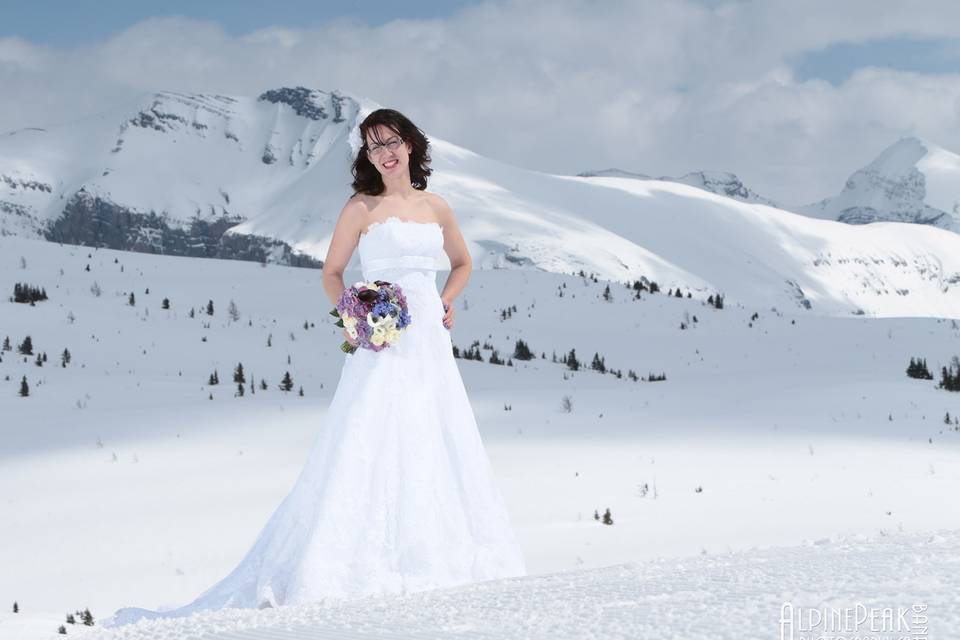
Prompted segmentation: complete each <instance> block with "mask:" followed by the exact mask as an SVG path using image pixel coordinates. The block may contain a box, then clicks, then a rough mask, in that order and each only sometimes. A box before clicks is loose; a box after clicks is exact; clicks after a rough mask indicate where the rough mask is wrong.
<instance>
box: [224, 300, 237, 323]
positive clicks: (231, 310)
mask: <svg viewBox="0 0 960 640" xmlns="http://www.w3.org/2000/svg"><path fill="white" fill-rule="evenodd" d="M227 314H228V315H229V316H230V319H231V320H233V321H234V322H236V321H237V320H239V319H240V310H239V309H237V303H236V302H234V301H233V300H230V304H229V305H228V306H227Z"/></svg>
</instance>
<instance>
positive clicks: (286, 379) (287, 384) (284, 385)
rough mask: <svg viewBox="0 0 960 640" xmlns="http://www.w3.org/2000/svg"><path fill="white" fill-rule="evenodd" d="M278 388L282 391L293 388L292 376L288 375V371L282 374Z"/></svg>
mask: <svg viewBox="0 0 960 640" xmlns="http://www.w3.org/2000/svg"><path fill="white" fill-rule="evenodd" d="M280 388H281V389H282V390H284V391H290V390H291V389H293V378H291V377H290V372H289V371H287V372H286V373H284V374H283V380H281V381H280Z"/></svg>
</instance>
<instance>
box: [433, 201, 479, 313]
mask: <svg viewBox="0 0 960 640" xmlns="http://www.w3.org/2000/svg"><path fill="white" fill-rule="evenodd" d="M433 205H434V209H435V211H436V214H437V219H438V221H439V222H440V224H441V225H442V226H443V250H444V251H446V252H447V256H448V257H449V258H450V275H449V276H447V282H446V284H444V285H443V291H442V292H441V294H440V298H441V299H442V300H443V301H444V303H446V304H447V305H450V306H453V299H454V298H456V297H457V296H458V295H460V293H461V292H462V291H463V290H464V288H466V286H467V281H468V280H469V279H470V272H471V271H472V270H473V260H472V258H471V257H470V252H469V251H468V250H467V243H466V241H465V240H464V239H463V234H461V233H460V227H459V226H458V225H457V219H456V216H454V215H453V210H452V209H451V208H450V205H449V204H447V201H446V200H444V199H443V198H442V197H440V196H438V195H437V194H433Z"/></svg>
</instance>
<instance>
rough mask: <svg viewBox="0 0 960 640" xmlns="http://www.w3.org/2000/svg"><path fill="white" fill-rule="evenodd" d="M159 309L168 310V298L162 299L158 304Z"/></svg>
mask: <svg viewBox="0 0 960 640" xmlns="http://www.w3.org/2000/svg"><path fill="white" fill-rule="evenodd" d="M160 308H161V309H169V308H170V298H164V299H163V301H162V302H161V303H160Z"/></svg>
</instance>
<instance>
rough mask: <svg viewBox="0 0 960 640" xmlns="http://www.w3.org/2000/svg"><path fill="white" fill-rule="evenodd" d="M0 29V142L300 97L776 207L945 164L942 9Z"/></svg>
mask: <svg viewBox="0 0 960 640" xmlns="http://www.w3.org/2000/svg"><path fill="white" fill-rule="evenodd" d="M351 5H355V7H356V8H354V7H351ZM0 15H2V19H0V87H2V96H3V97H2V99H0V131H7V130H11V129H16V128H20V127H24V126H43V125H47V124H55V123H61V122H67V121H69V120H71V119H74V118H78V117H82V116H83V115H85V114H89V113H92V112H96V111H98V110H100V109H103V108H106V107H108V106H110V105H113V104H116V103H117V102H121V101H128V100H131V99H134V98H136V96H137V95H138V94H139V93H140V92H142V91H153V90H161V89H162V90H175V91H187V92H217V93H228V94H235V95H257V94H259V93H260V92H262V91H264V90H265V89H268V88H272V87H279V86H294V85H304V86H309V87H313V88H317V89H323V90H330V89H343V90H346V91H350V92H352V93H356V94H360V95H365V96H367V97H369V98H371V99H373V100H375V101H376V102H379V103H380V104H382V105H384V106H389V107H393V108H396V109H399V110H400V111H403V112H404V113H406V114H407V115H408V116H409V117H410V118H411V119H412V120H413V121H414V122H415V123H417V124H418V125H419V126H420V127H421V128H422V129H424V130H425V131H426V132H427V133H428V134H429V135H433V136H437V137H440V138H444V139H447V140H449V141H451V142H454V143H457V144H460V145H463V146H466V147H468V148H470V149H473V150H474V151H476V152H477V153H481V154H484V155H487V156H490V157H493V158H496V159H499V160H502V161H504V162H508V163H511V164H515V165H518V166H523V167H527V168H531V169H538V170H542V171H548V172H555V173H571V174H572V173H577V172H579V171H583V170H586V169H601V168H608V167H619V168H622V169H627V170H630V171H636V172H641V173H647V174H650V175H654V176H660V175H680V174H682V173H686V172H688V171H696V170H700V169H711V170H726V171H733V172H735V173H737V174H738V175H739V176H740V177H741V178H742V179H743V180H744V182H745V183H747V185H748V186H750V187H752V188H753V189H755V190H756V191H759V192H760V193H761V194H763V195H766V196H768V197H771V198H773V199H775V200H779V201H781V202H783V203H787V204H793V203H803V202H810V201H813V200H817V199H820V198H822V197H825V196H828V195H832V194H834V193H836V192H838V191H839V190H840V189H841V188H842V186H843V183H844V181H845V180H846V178H847V177H848V176H849V174H850V173H852V172H853V171H854V170H855V169H857V168H860V167H861V166H863V165H864V164H866V163H867V162H869V161H870V160H872V159H873V158H874V157H875V156H876V155H877V154H878V153H879V152H880V151H881V150H882V149H883V148H885V147H886V146H888V145H889V144H891V143H893V142H895V141H896V140H897V139H899V138H900V137H902V136H905V135H918V136H920V137H923V138H926V139H928V140H930V141H931V142H935V143H937V144H939V145H941V146H943V147H946V148H948V149H951V150H953V151H957V152H960V36H958V33H960V32H958V31H957V25H958V24H960V2H957V1H956V0H899V1H897V0H890V1H887V0H843V1H838V0H830V1H823V0H804V1H802V2H797V1H796V0H792V1H781V0H763V1H757V2H752V1H746V0H633V1H625V2H620V1H614V0H602V1H601V0H594V1H590V0H582V1H578V0H553V1H550V2H546V1H539V2H533V1H528V0H521V1H510V0H505V1H490V2H469V1H462V2H451V1H444V2H416V3H409V2H396V1H394V2H362V3H361V2H357V3H344V2H340V3H333V2H329V3H328V2H316V1H315V2H307V1H305V0H295V1H290V2H285V1H284V0H278V2H276V3H273V5H272V6H271V5H270V4H268V3H264V2H252V1H248V0H233V1H227V0H222V1H216V0H207V1H205V2H202V3H198V2H189V3H188V2H185V1H180V0H168V1H166V2H164V3H147V2H133V1H129V0H127V1H123V2H121V1H120V0H101V1H99V2H93V1H85V0H75V1H72V2H70V1H66V0H63V1H61V2H54V1H52V0H33V1H32V2H30V3H25V2H13V1H8V0H0Z"/></svg>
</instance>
